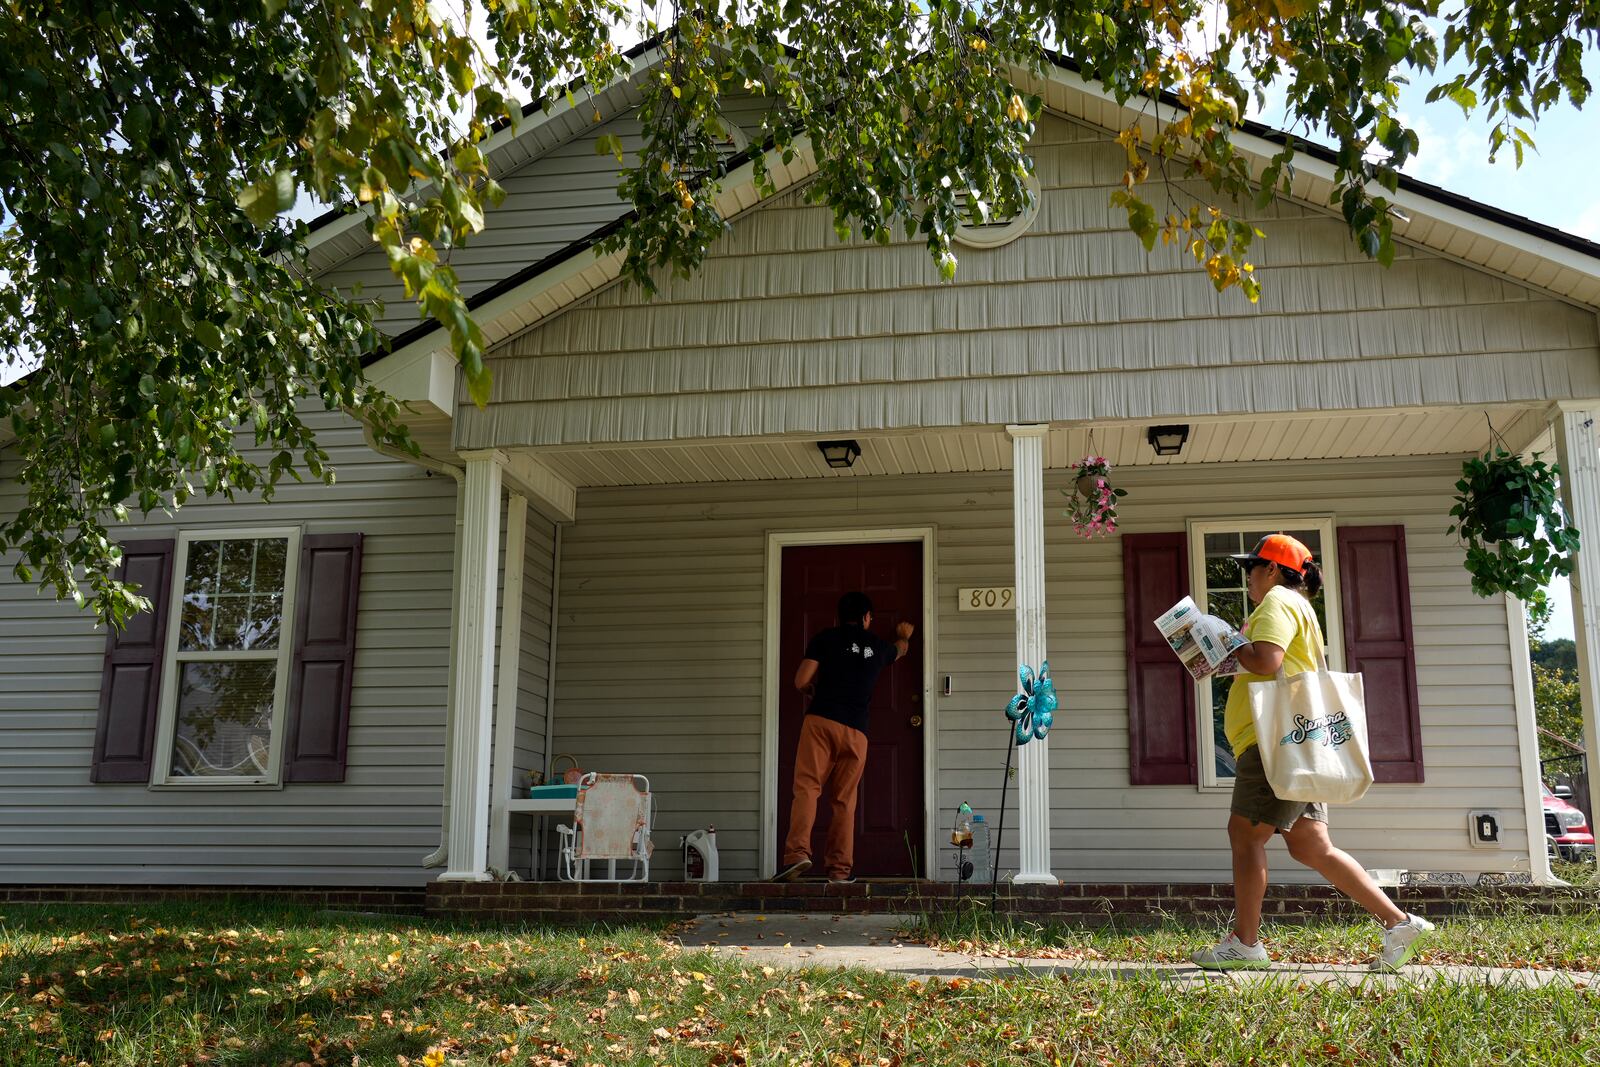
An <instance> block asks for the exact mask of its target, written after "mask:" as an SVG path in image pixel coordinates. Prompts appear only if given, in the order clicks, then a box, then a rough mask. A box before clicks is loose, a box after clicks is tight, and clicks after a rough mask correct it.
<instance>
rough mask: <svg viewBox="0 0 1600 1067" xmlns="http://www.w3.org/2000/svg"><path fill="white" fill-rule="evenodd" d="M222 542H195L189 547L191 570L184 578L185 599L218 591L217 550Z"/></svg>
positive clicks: (189, 569)
mask: <svg viewBox="0 0 1600 1067" xmlns="http://www.w3.org/2000/svg"><path fill="white" fill-rule="evenodd" d="M220 547H221V542H220V541H194V542H192V543H191V544H190V545H189V568H188V574H186V575H185V576H184V581H183V592H184V597H185V599H187V598H188V595H189V594H191V593H215V592H216V591H217V550H218V549H219V548H220Z"/></svg>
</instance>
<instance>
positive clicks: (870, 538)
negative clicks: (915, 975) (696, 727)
mask: <svg viewBox="0 0 1600 1067" xmlns="http://www.w3.org/2000/svg"><path fill="white" fill-rule="evenodd" d="M936 531H937V527H933V526H905V527H895V528H889V529H860V530H769V531H768V532H767V576H766V589H765V597H764V620H765V633H764V636H763V641H764V646H765V656H764V661H765V665H764V667H763V668H762V673H761V851H760V853H759V861H760V862H759V864H758V866H757V870H759V871H760V872H761V877H762V878H771V877H772V876H773V875H774V874H776V873H777V871H778V860H777V848H778V788H779V785H780V783H779V782H778V693H779V687H780V686H781V685H782V684H783V679H782V678H781V677H780V676H779V671H780V669H781V667H780V664H779V662H778V658H779V652H780V649H779V643H780V642H779V632H778V627H779V624H780V614H779V612H780V608H781V607H782V605H781V600H782V598H783V550H784V549H785V548H792V547H797V546H803V545H866V544H882V543H886V542H899V541H914V542H918V543H920V544H921V545H922V620H921V624H920V625H919V627H918V629H919V631H920V636H921V639H922V707H923V712H922V736H923V742H922V830H923V842H922V857H921V858H922V874H921V877H924V878H930V877H932V874H931V873H930V872H932V871H933V870H934V867H933V864H932V862H931V860H932V858H933V855H934V822H935V816H936V815H937V813H938V790H937V784H938V771H939V760H938V754H939V744H938V737H939V734H938V724H939V717H938V704H937V703H936V702H935V701H934V699H933V690H934V684H935V683H934V654H935V644H936V639H937V636H938V635H937V634H936V633H935V626H934V622H935V620H936V619H937V618H938V612H937V611H936V610H935V608H936V607H937V605H936V603H935V598H936V590H935V588H934V575H935V573H936V570H935V567H934V544H935V533H936Z"/></svg>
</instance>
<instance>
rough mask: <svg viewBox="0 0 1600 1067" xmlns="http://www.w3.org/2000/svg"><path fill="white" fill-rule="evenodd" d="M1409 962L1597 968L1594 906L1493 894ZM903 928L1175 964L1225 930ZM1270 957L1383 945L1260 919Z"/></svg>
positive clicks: (1312, 925) (951, 919) (1366, 925)
mask: <svg viewBox="0 0 1600 1067" xmlns="http://www.w3.org/2000/svg"><path fill="white" fill-rule="evenodd" d="M1437 925H1438V928H1437V929H1436V930H1435V931H1434V932H1433V933H1432V934H1431V935H1429V937H1428V938H1427V939H1426V940H1425V941H1423V943H1422V944H1423V947H1422V949H1421V950H1420V951H1419V952H1418V954H1417V957H1416V959H1415V960H1413V962H1415V963H1459V964H1472V965H1476V966H1494V967H1537V968H1562V969H1567V970H1580V971H1600V913H1596V912H1594V911H1588V912H1585V913H1583V914H1574V915H1539V914H1536V913H1534V912H1533V911H1531V910H1529V909H1525V908H1518V907H1516V906H1515V905H1514V904H1509V905H1508V904H1507V903H1505V902H1500V903H1498V904H1497V905H1495V907H1494V909H1493V910H1488V909H1485V910H1482V911H1474V912H1469V913H1468V914H1465V915H1460V916H1456V917H1454V918H1450V919H1445V920H1442V921H1440V922H1439V923H1438V924H1437ZM907 932H908V934H909V935H910V936H911V937H913V938H915V939H917V940H919V941H926V942H928V943H930V944H935V945H939V946H941V947H944V948H950V949H955V950H958V951H963V952H982V953H986V954H991V955H1009V956H1018V957H1046V958H1056V959H1110V960H1159V961H1162V962H1166V963H1177V962H1182V961H1185V960H1187V959H1188V958H1189V954H1190V953H1191V952H1193V951H1194V950H1195V949H1196V948H1199V947H1201V946H1204V945H1209V944H1212V943H1214V942H1215V941H1216V940H1217V939H1218V938H1219V937H1221V936H1222V935H1223V934H1225V933H1227V927H1226V925H1225V924H1222V923H1218V922H1200V923H1196V922H1193V921H1184V920H1179V919H1166V920H1163V921H1161V922H1160V923H1159V924H1158V925H1155V926H1149V925H1141V926H1135V927H1118V926H1115V925H1104V926H1102V925H1098V924H1097V925H1092V926H1091V925H1071V924H1058V923H1035V922H1028V921H1026V920H1021V919H1014V918H1009V917H1006V916H994V915H991V914H989V913H988V912H986V911H982V910H978V909H973V910H971V911H968V912H966V913H965V914H962V915H959V916H939V917H933V918H927V919H921V920H913V921H911V922H910V923H909V924H908V927H907ZM1261 937H1262V941H1263V943H1264V944H1265V945H1266V946H1267V951H1268V952H1269V953H1271V955H1272V958H1273V959H1275V960H1279V961H1282V962H1287V963H1349V964H1367V963H1369V962H1371V960H1372V958H1373V957H1374V956H1376V955H1377V953H1378V948H1379V947H1380V945H1381V944H1382V931H1381V929H1380V928H1379V926H1378V924H1377V923H1375V922H1372V921H1371V920H1366V919H1352V918H1337V919H1326V920H1316V921H1311V922H1303V923H1300V922H1295V923H1287V922H1273V921H1272V919H1271V917H1270V916H1269V917H1268V918H1267V921H1266V922H1264V923H1263V924H1262V928H1261Z"/></svg>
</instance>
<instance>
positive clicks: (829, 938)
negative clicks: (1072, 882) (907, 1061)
mask: <svg viewBox="0 0 1600 1067" xmlns="http://www.w3.org/2000/svg"><path fill="white" fill-rule="evenodd" d="M909 921H910V920H909V919H907V918H906V917H905V916H899V915H831V916H830V915H817V914H810V915H783V914H780V915H767V916H758V915H749V914H729V915H702V916H700V917H698V918H696V919H694V920H692V921H691V922H690V923H689V924H688V925H687V926H685V927H684V928H683V929H681V930H680V931H679V932H678V940H679V942H680V943H681V944H682V945H683V946H684V947H685V948H689V949H709V950H710V951H712V952H714V953H716V954H717V955H718V956H722V957H724V958H726V959H730V960H737V961H739V962H741V963H745V964H748V965H750V966H753V967H759V966H767V967H789V968H796V969H799V968H825V969H829V970H831V969H834V968H839V967H859V968H863V969H866V970H874V971H882V972H884V973H887V974H901V975H904V976H905V977H906V978H920V979H924V980H926V979H930V978H944V979H950V978H986V979H995V978H1012V977H1022V976H1030V975H1042V976H1060V977H1070V976H1081V977H1085V978H1132V977H1137V976H1141V975H1145V976H1151V977H1154V978H1157V979H1160V980H1162V981H1168V982H1174V983H1177V984H1179V985H1196V984H1200V983H1205V982H1219V981H1220V982H1229V981H1233V982H1262V981H1265V982H1272V981H1279V982H1281V981H1285V980H1290V981H1296V982H1318V983H1323V984H1330V985H1331V984H1338V985H1344V986H1359V985H1361V984H1362V983H1370V982H1379V983H1384V984H1387V985H1394V984H1396V983H1416V982H1441V981H1442V982H1470V983H1473V984H1475V985H1482V984H1489V985H1495V986H1504V987H1524V988H1537V987H1540V986H1547V985H1580V986H1581V985H1587V984H1592V983H1594V982H1596V981H1597V980H1600V975H1596V974H1594V973H1592V972H1587V971H1554V970H1533V969H1531V968H1530V969H1518V968H1511V967H1458V966H1454V965H1448V966H1432V965H1428V966H1423V965H1418V964H1413V965H1411V966H1408V967H1406V968H1405V970H1404V972H1403V973H1401V974H1398V975H1385V974H1374V973H1373V972H1371V971H1368V970H1367V968H1366V967H1365V966H1352V965H1342V964H1309V963H1279V964H1275V965H1274V966H1273V967H1272V969H1271V970H1266V971H1202V970H1201V969H1200V968H1198V967H1195V966H1194V965H1192V964H1188V963H1140V962H1136V961H1119V960H1057V959H1036V960H1028V959H1009V958H1006V957H1001V956H974V955H970V954H968V953H963V952H946V951H944V950H942V949H937V948H933V947H931V946H928V945H922V944H917V943H914V942H907V941H904V940H902V939H901V938H900V937H898V936H897V932H898V931H899V930H902V929H904V928H905V926H906V925H907V924H908V922H909Z"/></svg>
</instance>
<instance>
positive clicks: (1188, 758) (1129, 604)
mask: <svg viewBox="0 0 1600 1067" xmlns="http://www.w3.org/2000/svg"><path fill="white" fill-rule="evenodd" d="M1122 582H1123V596H1124V604H1123V615H1124V622H1125V625H1126V629H1127V648H1128V781H1129V783H1130V784H1132V785H1193V784H1194V783H1195V770H1196V763H1195V753H1194V746H1195V742H1194V739H1195V710H1194V680H1193V679H1192V678H1190V677H1189V672H1188V671H1187V670H1185V669H1184V667H1183V664H1182V663H1181V662H1180V661H1179V660H1178V657H1177V656H1174V655H1173V654H1172V646H1170V645H1168V644H1167V640H1166V638H1164V637H1162V636H1161V632H1160V631H1159V630H1157V629H1156V627H1155V619H1156V618H1157V617H1158V616H1159V615H1160V614H1161V613H1162V612H1164V611H1166V610H1167V609H1168V608H1170V607H1172V605H1173V604H1176V603H1177V602H1178V601H1179V600H1181V599H1183V598H1184V597H1185V596H1187V595H1188V594H1189V540H1188V537H1187V536H1186V535H1184V534H1182V533H1158V534H1124V535H1123V537H1122Z"/></svg>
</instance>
